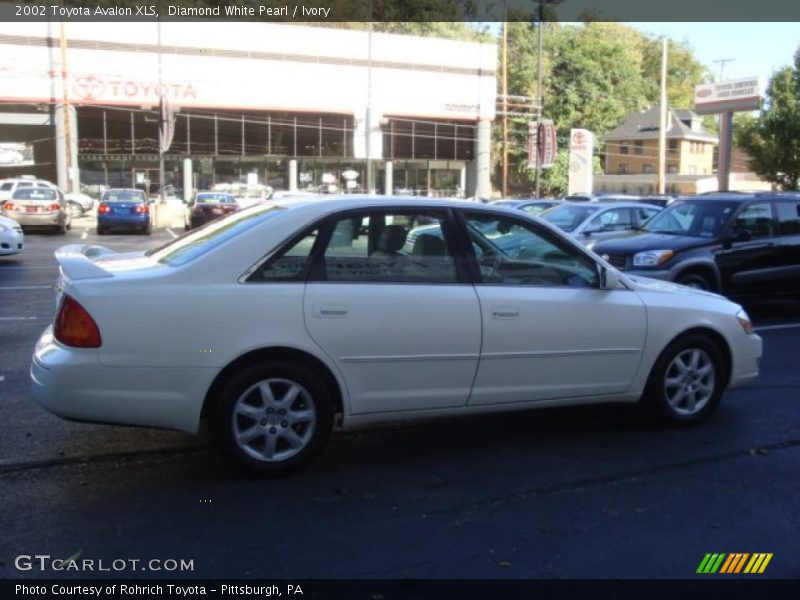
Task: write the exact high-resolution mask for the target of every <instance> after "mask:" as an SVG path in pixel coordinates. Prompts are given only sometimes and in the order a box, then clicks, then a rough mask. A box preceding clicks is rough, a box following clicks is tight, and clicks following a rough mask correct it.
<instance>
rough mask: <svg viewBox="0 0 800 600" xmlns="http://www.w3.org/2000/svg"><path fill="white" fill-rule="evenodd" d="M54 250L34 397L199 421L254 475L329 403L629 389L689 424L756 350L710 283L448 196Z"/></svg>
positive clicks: (445, 410) (243, 216) (452, 408)
mask: <svg viewBox="0 0 800 600" xmlns="http://www.w3.org/2000/svg"><path fill="white" fill-rule="evenodd" d="M409 240H410V241H411V242H410V243H409ZM56 257H57V259H58V262H59V264H60V268H61V277H60V280H59V283H58V286H57V304H58V310H57V314H56V317H55V322H54V324H53V326H51V327H49V328H48V329H47V330H46V331H45V332H44V333H43V335H42V336H41V338H40V339H39V341H38V343H37V345H36V349H35V352H34V355H33V363H32V366H31V379H32V383H33V394H34V397H35V398H36V400H37V401H38V402H39V403H40V404H41V405H42V406H44V407H45V408H46V409H47V410H49V411H51V412H53V413H55V414H57V415H60V416H62V417H65V418H67V419H77V420H82V421H99V422H105V423H119V424H127V425H143V426H152V427H165V428H173V429H178V430H182V431H188V432H196V431H197V430H198V427H199V426H200V422H201V420H202V419H207V420H208V421H209V423H210V427H211V430H212V431H213V433H214V437H215V439H216V440H217V443H218V444H219V447H220V448H221V449H222V451H223V452H224V453H225V454H226V455H227V456H228V457H230V458H232V459H233V460H234V461H236V462H238V463H239V464H240V465H244V466H246V467H249V468H251V469H254V470H257V471H262V472H267V473H274V472H283V471H287V470H290V469H295V468H298V467H301V466H303V465H305V464H306V463H308V462H309V461H310V460H311V459H312V458H314V457H315V456H316V455H318V454H319V453H320V452H321V451H322V449H323V447H324V446H325V444H326V442H327V441H328V438H329V435H330V433H331V430H332V429H333V426H334V423H335V422H337V419H336V417H337V415H338V416H339V419H338V422H339V423H341V426H342V427H344V428H350V427H355V426H359V425H365V424H369V423H374V422H379V421H387V420H392V421H396V420H400V419H418V418H421V417H433V416H450V415H461V414H478V413H483V412H492V411H505V410H519V409H529V408H537V407H546V406H566V405H574V404H588V403H598V402H628V403H636V402H640V401H641V403H642V404H643V406H644V407H646V408H647V409H648V410H650V411H651V412H652V413H654V414H656V415H659V416H660V417H661V418H663V419H664V420H666V421H668V422H671V423H678V424H688V423H694V422H698V421H700V420H702V419H704V418H705V417H707V416H708V415H709V414H710V413H711V412H712V411H713V410H714V408H715V407H716V406H717V404H718V402H719V400H720V398H721V396H722V394H723V392H724V391H725V389H726V388H730V387H735V386H739V385H742V384H745V383H747V382H749V381H751V380H752V379H753V378H755V377H756V376H757V374H758V358H759V357H760V356H761V351H762V347H761V345H762V344H761V338H760V337H759V336H758V335H756V334H755V333H753V329H752V326H751V324H750V320H749V318H748V317H747V314H746V313H745V312H744V311H743V310H742V308H741V307H740V306H738V305H736V304H734V303H732V302H730V301H728V300H726V299H725V298H722V297H721V296H717V295H715V294H711V293H707V292H699V291H697V290H692V289H689V288H686V287H683V286H678V285H674V284H669V283H665V282H659V281H652V280H647V279H644V278H636V277H626V276H624V275H622V274H620V273H618V272H617V271H616V270H614V268H613V267H610V266H609V265H608V264H607V263H606V262H604V261H603V260H602V259H600V258H599V257H597V256H595V255H593V254H592V253H591V252H589V251H588V250H586V249H585V248H583V247H582V246H580V245H579V244H578V243H576V242H575V241H573V240H572V239H570V238H569V237H568V236H567V235H565V234H563V233H561V232H560V231H558V230H557V229H556V228H554V227H551V226H549V225H547V224H546V223H544V222H543V221H540V220H538V219H536V218H534V217H529V216H527V215H525V214H523V213H519V214H517V213H515V212H511V211H508V210H505V209H502V208H496V207H491V206H482V205H476V204H471V203H467V202H459V201H453V200H433V199H429V198H426V199H414V198H407V197H405V198H399V197H396V198H391V197H389V198H386V197H382V198H370V197H352V196H351V197H340V198H335V199H331V200H328V201H309V202H297V201H291V202H286V203H284V204H280V203H277V204H275V203H264V204H261V205H258V206H253V207H250V208H247V209H244V210H241V211H239V212H237V213H234V214H232V215H230V216H228V217H225V218H222V219H219V220H217V221H214V222H212V223H210V224H209V225H207V226H205V227H203V228H200V229H197V230H194V231H192V232H190V233H187V234H186V235H184V236H183V237H181V238H179V239H176V240H173V241H171V242H170V243H168V244H166V245H164V246H162V247H160V248H158V249H156V250H153V251H150V252H147V253H136V254H131V253H125V254H116V253H114V252H113V251H111V250H108V249H105V248H102V247H98V246H85V245H70V246H65V247H63V248H61V249H60V250H58V251H57V253H56Z"/></svg>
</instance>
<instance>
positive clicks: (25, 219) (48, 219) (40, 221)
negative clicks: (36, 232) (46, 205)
mask: <svg viewBox="0 0 800 600" xmlns="http://www.w3.org/2000/svg"><path fill="white" fill-rule="evenodd" d="M6 216H8V217H11V218H12V219H14V220H15V221H16V222H17V223H19V224H20V225H21V226H22V227H61V226H62V225H64V223H66V222H67V215H66V214H65V213H62V212H57V213H42V214H38V213H26V212H6Z"/></svg>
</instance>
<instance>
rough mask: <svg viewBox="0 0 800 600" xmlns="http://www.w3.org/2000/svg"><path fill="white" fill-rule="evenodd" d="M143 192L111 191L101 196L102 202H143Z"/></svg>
mask: <svg viewBox="0 0 800 600" xmlns="http://www.w3.org/2000/svg"><path fill="white" fill-rule="evenodd" d="M145 200H146V198H145V195H144V192H138V191H136V190H111V191H109V192H106V193H105V194H103V202H144V201H145Z"/></svg>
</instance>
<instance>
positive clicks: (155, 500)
mask: <svg viewBox="0 0 800 600" xmlns="http://www.w3.org/2000/svg"><path fill="white" fill-rule="evenodd" d="M180 233H181V231H180V230H179V229H160V230H157V231H156V232H154V234H153V235H152V236H150V237H148V236H138V235H110V236H103V237H98V236H96V233H95V231H94V222H93V219H92V218H91V217H84V218H81V219H76V220H75V221H74V223H73V228H72V230H71V231H70V232H68V233H67V234H66V235H65V236H58V235H46V234H28V235H26V249H25V251H24V252H23V253H21V254H20V255H17V256H16V257H5V258H0V298H2V301H0V340H1V341H2V343H0V421H2V423H3V424H4V425H5V431H4V434H3V435H2V436H0V486H2V490H3V500H4V509H5V510H3V511H2V512H0V531H2V532H3V535H2V536H0V577H2V578H13V577H21V576H24V577H32V576H33V577H36V576H41V575H42V574H41V573H37V572H20V571H18V570H17V569H16V568H15V566H14V559H15V557H16V556H17V555H19V554H37V553H38V554H50V555H52V556H53V557H62V558H64V557H68V556H74V555H76V553H80V556H81V557H85V558H95V559H100V558H103V559H106V560H109V561H110V560H113V559H116V558H126V559H135V558H140V559H151V558H157V559H167V558H171V559H191V560H193V561H194V570H193V571H192V572H186V573H169V574H168V575H169V576H180V577H184V576H185V577H243V578H245V577H278V578H281V577H284V578H291V577H298V578H301V577H313V578H402V577H410V578H465V577H471V578H505V577H510V578H528V577H530V578H545V577H566V578H581V577H600V578H627V577H633V578H638V577H648V578H650V577H665V578H685V577H693V576H695V570H696V569H697V566H698V565H699V563H700V561H701V559H702V558H703V556H704V554H705V553H707V552H770V553H773V554H774V557H773V559H772V561H771V563H770V565H769V567H768V570H767V571H766V575H769V576H771V577H782V578H795V577H798V576H800V535H798V534H800V519H798V517H797V503H798V500H797V498H798V492H800V484H798V479H797V473H798V472H800V408H799V407H798V403H799V402H800V393H799V392H800V369H798V365H800V344H798V341H800V304H797V303H792V302H774V301H769V300H764V301H761V302H758V303H754V304H752V305H750V306H748V307H747V308H748V310H750V312H751V314H752V315H753V317H754V322H755V324H756V326H757V328H758V329H759V333H760V335H762V337H763V338H764V345H765V353H764V357H763V360H762V374H761V376H760V377H759V378H758V379H757V380H756V381H755V382H754V383H753V384H751V385H750V386H748V387H746V388H742V389H737V390H733V391H731V392H729V393H728V394H727V395H726V397H725V399H724V401H723V404H722V405H721V407H720V409H719V411H718V412H717V414H716V415H715V416H714V418H713V419H712V420H711V421H710V422H708V423H706V424H704V425H702V426H700V427H696V428H692V429H685V430H675V429H659V428H655V427H653V426H650V425H646V424H643V423H642V422H641V421H640V420H638V419H637V418H635V417H634V416H633V415H632V412H631V411H630V410H628V409H627V408H626V407H617V406H594V407H586V408H580V409H560V410H544V411H531V412H526V413H520V414H506V415H494V416H482V417H470V418H461V419H453V420H448V421H440V422H426V423H421V424H412V425H403V426H387V427H382V428H380V429H373V430H366V431H360V432H351V433H343V434H338V435H335V436H334V439H333V441H332V443H331V446H330V447H329V449H328V451H327V452H326V453H325V455H324V456H323V457H322V459H321V460H320V461H319V462H318V463H317V464H316V465H315V466H314V467H313V468H311V469H309V470H308V471H306V472H304V473H301V474H299V475H296V476H293V477H289V478H283V479H278V480H258V479H249V478H246V477H242V476H240V475H238V474H236V473H234V472H232V471H230V469H229V468H228V467H227V466H226V465H225V464H224V463H222V462H220V461H219V460H218V459H217V457H216V455H215V454H214V453H212V452H211V451H209V450H208V448H207V440H206V438H205V437H204V436H199V437H193V436H188V435H185V434H180V433H174V432H165V431H154V430H148V429H135V428H120V427H109V426H102V425H88V424H78V423H67V422H64V421H61V420H59V419H58V418H56V417H54V416H52V415H50V414H48V413H46V412H44V411H43V410H42V409H40V408H39V407H38V406H37V405H35V404H34V403H33V401H32V399H31V397H30V393H29V391H28V382H27V378H28V372H27V370H28V365H29V360H30V354H31V351H32V348H33V344H34V343H35V340H36V338H37V337H38V335H39V333H40V332H41V330H42V329H44V328H45V327H46V326H47V324H48V323H49V321H50V320H51V319H52V315H53V312H54V308H55V307H54V304H53V289H52V288H53V285H54V283H55V278H56V274H57V267H56V263H55V259H54V258H53V250H54V249H55V248H57V247H58V246H59V245H61V244H65V243H79V242H84V243H99V244H103V245H106V246H109V247H111V248H113V249H115V250H119V251H135V250H142V249H145V248H150V247H153V246H154V245H157V244H160V243H164V242H166V241H168V240H170V239H172V238H173V237H174V236H176V235H179V234H180ZM132 573H133V572H122V573H114V575H117V576H119V575H126V574H128V575H130V574H132ZM43 575H44V576H52V575H55V574H54V573H52V572H45V573H44V574H43ZM59 575H61V576H63V575H68V576H73V575H74V574H71V573H60V574H59ZM159 575H161V573H158V572H155V573H147V576H156V577H157V576H159ZM78 576H80V575H78ZM741 577H744V576H741Z"/></svg>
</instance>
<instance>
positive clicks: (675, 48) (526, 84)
mask: <svg viewBox="0 0 800 600" xmlns="http://www.w3.org/2000/svg"><path fill="white" fill-rule="evenodd" d="M537 49H538V47H537V31H536V25H534V24H529V23H524V22H518V23H510V24H509V28H508V93H509V94H510V95H518V96H528V97H530V98H531V99H533V100H534V102H535V99H536V98H537V89H536V86H537V59H538V57H537ZM543 49H544V51H543V56H542V65H543V69H542V70H543V73H544V77H543V86H542V87H543V90H542V93H543V96H544V103H543V105H544V114H543V116H544V117H545V118H551V119H553V120H554V121H555V124H556V127H557V130H558V132H559V144H560V145H561V146H562V147H563V146H564V145H565V144H566V142H567V138H568V136H569V130H570V129H572V128H578V127H581V128H586V129H589V130H591V131H593V132H594V133H595V135H596V137H597V138H599V137H600V136H602V135H603V134H605V133H606V132H608V131H609V130H611V129H613V128H614V127H617V126H618V125H619V124H620V123H622V121H623V120H624V119H625V118H626V117H627V116H628V115H629V114H630V113H631V112H634V111H637V110H641V109H643V108H646V107H648V106H655V105H657V104H658V103H659V101H660V85H661V54H662V42H661V39H660V38H655V37H652V36H648V35H645V34H643V33H641V32H639V31H637V30H635V29H633V28H632V27H629V26H627V25H623V24H620V23H610V22H594V21H592V22H587V23H583V24H580V25H575V24H567V25H561V24H555V23H545V25H544V30H543ZM668 56H669V60H668V68H667V97H668V100H669V102H670V104H671V106H674V107H676V108H689V107H691V106H692V101H693V95H694V86H695V85H696V84H698V83H702V82H703V81H706V80H708V79H709V78H710V74H709V73H708V71H707V70H706V69H705V67H703V66H702V65H701V64H700V63H699V62H698V61H697V60H696V59H695V58H694V55H693V54H692V51H691V48H690V47H689V46H688V45H687V44H686V43H685V42H676V41H673V40H669V41H668ZM498 89H500V88H499V86H498ZM531 113H532V114H533V110H531ZM510 123H511V124H510V125H509V128H510V130H511V132H512V133H511V135H510V139H511V143H510V145H509V148H510V150H509V157H510V158H509V162H510V163H511V164H512V165H513V167H512V169H511V170H512V171H514V172H515V173H516V175H515V176H514V177H512V178H510V190H511V191H512V192H513V193H516V194H522V195H527V194H529V193H530V189H532V187H533V185H534V183H535V172H534V171H533V170H529V169H527V166H526V165H527V144H526V135H527V133H526V132H527V119H510ZM501 126H502V119H497V120H496V121H495V139H496V140H497V139H499V138H500V136H501V135H502V133H501ZM598 150H599V149H598ZM559 155H560V153H559ZM495 156H496V160H497V162H498V164H499V162H500V161H501V160H502V157H501V156H500V153H499V152H498V154H497V155H495ZM559 158H560V156H559ZM497 181H498V182H499V179H497ZM551 182H553V183H551ZM562 184H563V189H564V190H566V177H565V176H562V175H560V174H559V168H558V166H556V167H554V168H553V170H552V171H551V172H550V173H544V172H543V175H542V185H541V188H542V189H549V190H558V189H561V187H560V186H562Z"/></svg>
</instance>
